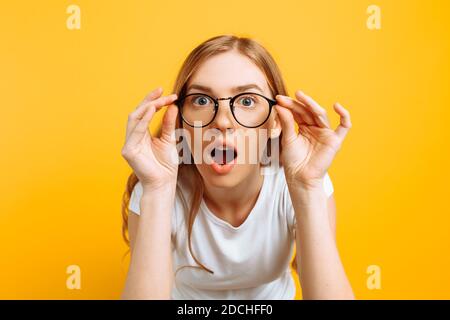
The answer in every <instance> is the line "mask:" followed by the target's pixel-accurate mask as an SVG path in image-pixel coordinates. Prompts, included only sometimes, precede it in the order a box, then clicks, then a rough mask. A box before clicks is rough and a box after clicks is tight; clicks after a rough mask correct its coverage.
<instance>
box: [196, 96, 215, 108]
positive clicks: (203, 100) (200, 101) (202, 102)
mask: <svg viewBox="0 0 450 320" xmlns="http://www.w3.org/2000/svg"><path fill="white" fill-rule="evenodd" d="M192 103H193V104H195V105H197V106H201V107H202V106H207V105H209V104H210V103H211V99H209V98H208V97H207V96H195V97H193V99H192Z"/></svg>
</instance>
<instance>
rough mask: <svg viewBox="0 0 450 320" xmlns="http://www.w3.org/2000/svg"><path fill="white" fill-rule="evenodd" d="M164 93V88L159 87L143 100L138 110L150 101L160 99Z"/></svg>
mask: <svg viewBox="0 0 450 320" xmlns="http://www.w3.org/2000/svg"><path fill="white" fill-rule="evenodd" d="M162 93H163V88H162V87H157V88H156V89H154V90H152V91H151V92H150V93H149V94H147V95H146V96H145V98H144V99H143V100H142V102H141V103H140V104H139V105H138V106H137V108H136V109H138V108H139V106H141V105H143V104H145V103H146V102H148V101H151V100H155V99H156V98H159V97H160V96H161V94H162Z"/></svg>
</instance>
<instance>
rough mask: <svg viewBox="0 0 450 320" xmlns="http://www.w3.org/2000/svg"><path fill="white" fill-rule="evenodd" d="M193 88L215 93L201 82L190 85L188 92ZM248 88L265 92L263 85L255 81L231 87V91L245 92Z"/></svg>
mask: <svg viewBox="0 0 450 320" xmlns="http://www.w3.org/2000/svg"><path fill="white" fill-rule="evenodd" d="M192 89H197V90H201V91H205V92H208V93H214V92H213V89H211V88H210V87H207V86H203V85H200V84H192V85H190V86H189V88H188V89H187V90H186V92H189V91H190V90H192ZM248 89H256V90H258V91H260V92H261V93H264V92H263V90H262V89H261V87H260V86H258V85H257V84H255V83H250V84H244V85H242V86H236V87H233V88H231V92H234V93H237V92H243V91H246V90H248Z"/></svg>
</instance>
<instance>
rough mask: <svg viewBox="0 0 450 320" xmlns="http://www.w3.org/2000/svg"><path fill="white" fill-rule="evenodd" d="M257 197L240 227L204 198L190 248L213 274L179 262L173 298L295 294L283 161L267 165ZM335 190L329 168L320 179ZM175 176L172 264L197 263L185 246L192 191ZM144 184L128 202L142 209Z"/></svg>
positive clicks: (327, 189)
mask: <svg viewBox="0 0 450 320" xmlns="http://www.w3.org/2000/svg"><path fill="white" fill-rule="evenodd" d="M264 170H265V173H264V181H263V186H262V189H261V190H260V193H259V195H258V199H257V201H256V203H255V205H254V207H253V209H252V210H251V212H250V214H249V215H248V217H247V218H246V220H245V221H244V222H243V223H242V224H241V225H240V226H238V227H234V226H232V225H231V224H229V223H228V222H226V221H224V220H222V219H220V218H219V217H217V216H216V215H214V213H212V212H211V211H210V210H209V209H208V207H207V206H206V203H205V202H204V200H202V202H201V205H200V209H199V211H198V213H197V216H196V218H195V222H194V226H193V228H192V236H191V243H192V250H193V252H194V254H195V255H196V257H197V259H198V260H199V261H200V262H201V263H202V264H203V265H204V266H206V267H207V268H209V269H210V270H212V271H214V274H210V273H209V272H207V271H205V270H203V269H199V268H190V267H186V268H181V269H180V270H178V272H177V273H176V276H175V281H174V287H173V289H172V294H171V296H172V299H294V298H295V283H294V280H293V278H292V274H291V269H290V261H291V259H292V255H293V249H294V244H295V238H294V233H293V232H294V229H295V214H294V210H293V208H292V203H291V198H290V195H289V190H288V188H287V184H286V180H285V176H284V170H283V168H282V167H274V168H265V169H264ZM323 187H324V190H325V193H326V194H327V196H330V195H331V194H332V193H333V185H332V182H331V180H330V177H329V175H328V173H327V174H326V175H325V177H324V180H323ZM188 189H189V188H186V185H185V184H184V183H183V182H182V181H180V179H179V180H178V182H177V190H176V196H175V203H174V210H173V215H172V248H173V251H172V253H173V268H174V273H175V271H176V270H177V269H178V268H180V267H182V266H187V265H190V266H198V265H197V264H196V262H195V261H194V259H193V258H192V256H191V254H190V252H189V249H188V240H187V226H186V223H185V222H186V221H187V216H188V214H189V211H188V208H189V207H188V204H189V203H190V195H191V192H190V190H188ZM141 195H142V185H141V184H140V183H139V182H138V183H137V184H136V186H135V188H134V190H133V192H132V194H131V199H130V205H129V208H130V210H132V211H133V212H135V213H137V214H139V213H140V205H139V202H140V198H141Z"/></svg>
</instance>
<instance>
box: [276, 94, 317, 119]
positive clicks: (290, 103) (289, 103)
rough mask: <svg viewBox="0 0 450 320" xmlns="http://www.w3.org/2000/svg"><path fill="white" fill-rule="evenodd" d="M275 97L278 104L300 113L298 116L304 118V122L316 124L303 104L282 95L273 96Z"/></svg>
mask: <svg viewBox="0 0 450 320" xmlns="http://www.w3.org/2000/svg"><path fill="white" fill-rule="evenodd" d="M275 98H276V99H277V102H278V104H279V105H281V106H283V107H286V108H289V109H291V110H292V111H294V112H295V113H297V114H300V116H301V117H302V118H303V119H304V122H305V123H307V124H309V125H316V121H315V120H314V118H313V116H312V114H311V112H310V111H309V110H308V109H306V107H305V105H304V104H303V103H301V102H299V101H295V100H294V99H292V98H290V97H288V96H283V95H280V94H279V95H277V96H276V97H275Z"/></svg>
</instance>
